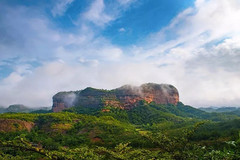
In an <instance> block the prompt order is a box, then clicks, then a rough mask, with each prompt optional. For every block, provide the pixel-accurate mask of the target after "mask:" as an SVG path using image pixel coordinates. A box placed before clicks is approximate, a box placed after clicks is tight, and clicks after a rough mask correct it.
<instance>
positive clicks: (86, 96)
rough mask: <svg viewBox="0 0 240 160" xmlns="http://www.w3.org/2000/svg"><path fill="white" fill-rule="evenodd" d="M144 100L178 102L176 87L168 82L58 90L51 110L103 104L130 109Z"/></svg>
mask: <svg viewBox="0 0 240 160" xmlns="http://www.w3.org/2000/svg"><path fill="white" fill-rule="evenodd" d="M141 100H145V101H146V102H147V103H151V102H155V103H156V104H173V105H177V103H178V102H179V94H178V91H177V89H176V88H175V87H174V86H172V85H168V84H155V83H147V84H143V85H141V86H140V87H136V86H130V85H125V86H122V87H120V88H117V89H114V90H100V89H94V88H90V87H88V88H86V89H84V90H81V91H75V92H72V91H71V92H59V93H57V94H56V95H55V96H54V97H53V112H59V111H62V110H63V109H66V108H69V107H73V106H75V107H78V106H82V107H92V108H98V107H99V108H100V107H103V106H109V107H117V108H120V109H128V110H129V109H131V108H134V107H136V106H137V104H138V102H139V101H141Z"/></svg>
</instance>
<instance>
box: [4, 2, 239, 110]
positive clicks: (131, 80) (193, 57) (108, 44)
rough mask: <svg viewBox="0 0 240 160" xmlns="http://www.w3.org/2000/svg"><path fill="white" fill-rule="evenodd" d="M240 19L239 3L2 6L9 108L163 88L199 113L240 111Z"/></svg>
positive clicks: (98, 3)
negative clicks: (87, 93) (100, 92)
mask: <svg viewBox="0 0 240 160" xmlns="http://www.w3.org/2000/svg"><path fill="white" fill-rule="evenodd" d="M239 17H240V2H239V1H238V0H229V1H226V0H186V1H182V0H168V1H166V0H41V1H35V0H21V1H19V0H11V1H9V0H2V1H1V2H0V24H1V25H0V99H4V101H1V102H0V105H2V106H8V105H10V104H14V103H23V104H25V105H28V106H33V107H37V106H51V97H52V96H53V95H54V94H55V93H57V92H58V91H63V90H65V91H69V90H79V89H83V88H85V87H87V86H92V87H97V88H106V89H111V88H115V87H119V86H121V85H124V84H133V85H140V84H142V83H146V82H155V83H170V84H173V85H175V86H176V87H177V88H178V90H179V92H180V100H181V101H182V102H183V103H186V104H190V105H193V106H196V107H204V106H210V105H213V106H239V101H240V96H239V95H240V85H239V84H240V63H239V62H240V53H239V50H240V29H239V28H240V19H239ZM23 91H24V93H23ZM193 95H194V96H193Z"/></svg>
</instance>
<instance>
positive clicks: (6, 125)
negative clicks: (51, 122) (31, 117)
mask: <svg viewBox="0 0 240 160" xmlns="http://www.w3.org/2000/svg"><path fill="white" fill-rule="evenodd" d="M33 126H34V123H33V122H27V121H23V120H18V119H0V132H16V131H22V130H27V131H29V132H30V131H31V129H32V128H33Z"/></svg>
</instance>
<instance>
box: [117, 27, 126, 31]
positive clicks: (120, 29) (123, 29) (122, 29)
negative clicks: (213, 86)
mask: <svg viewBox="0 0 240 160" xmlns="http://www.w3.org/2000/svg"><path fill="white" fill-rule="evenodd" d="M118 31H119V32H125V31H126V29H125V28H119V30H118Z"/></svg>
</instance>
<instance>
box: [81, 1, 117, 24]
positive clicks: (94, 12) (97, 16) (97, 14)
mask: <svg viewBox="0 0 240 160" xmlns="http://www.w3.org/2000/svg"><path fill="white" fill-rule="evenodd" d="M104 9H105V5H104V0H95V1H94V2H93V3H92V4H91V6H90V8H89V10H88V11H87V12H85V13H84V14H83V18H84V19H86V20H88V21H90V22H92V23H94V24H96V25H98V26H104V25H105V24H106V23H108V22H110V21H111V20H113V17H112V16H110V15H108V14H106V13H105V12H104Z"/></svg>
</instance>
